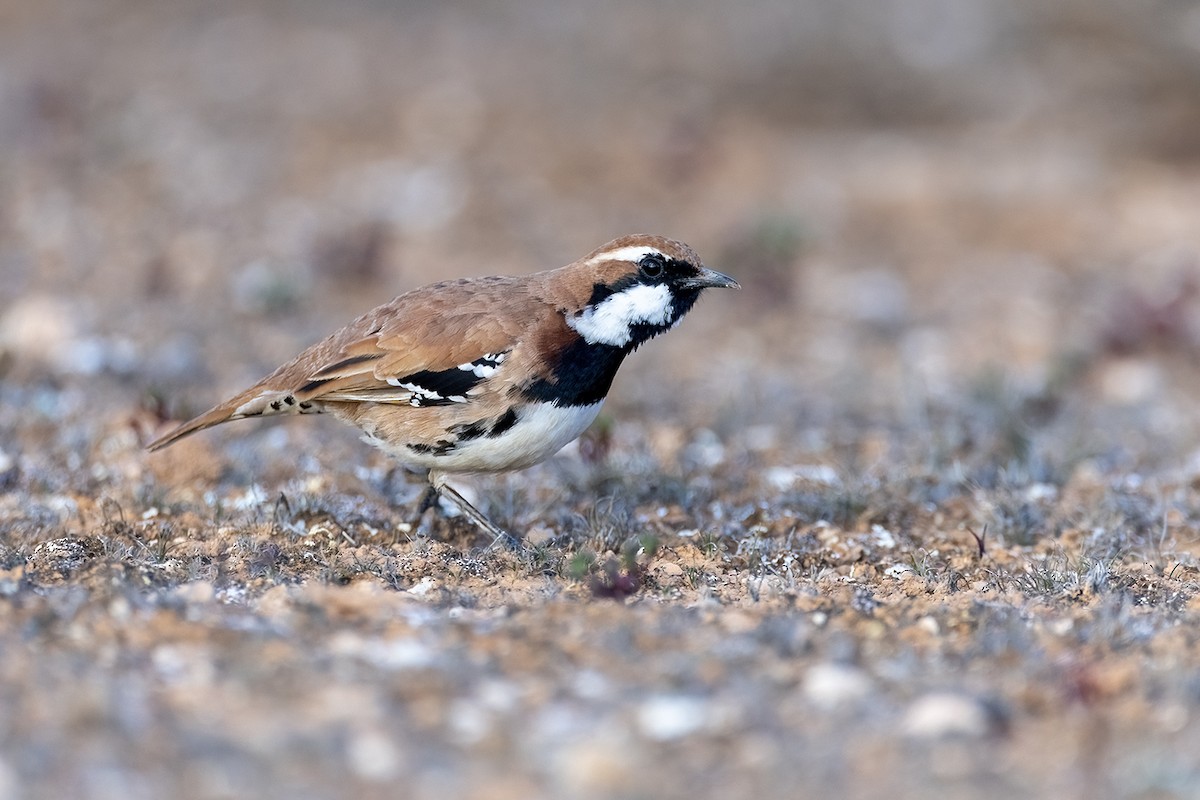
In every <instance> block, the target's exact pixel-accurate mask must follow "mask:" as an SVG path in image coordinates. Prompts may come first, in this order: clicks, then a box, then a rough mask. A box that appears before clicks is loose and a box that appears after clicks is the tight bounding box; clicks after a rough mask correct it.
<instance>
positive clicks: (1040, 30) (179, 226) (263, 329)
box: [0, 0, 1200, 462]
mask: <svg viewBox="0 0 1200 800" xmlns="http://www.w3.org/2000/svg"><path fill="white" fill-rule="evenodd" d="M1198 98H1200V8H1197V7H1196V6H1195V4H1193V3H1190V2H1183V1H1182V0H1177V1H1175V2H1172V1H1171V0H1161V1H1160V2H1144V3H1138V4H1136V6H1134V5H1131V4H1129V3H1124V2H1119V1H1118V0H1111V1H1110V0H1056V2H1053V3H1044V2H1034V1H1033V0H1030V2H1001V0H906V1H905V2H889V3H882V4H881V3H875V2H867V1H866V0H861V1H860V0H851V1H850V2H840V3H824V2H809V1H808V0H757V1H756V2H749V3H744V4H739V5H737V6H736V7H734V6H730V5H729V4H726V3H719V2H715V1H714V2H707V1H705V2H692V1H689V2H683V0H678V1H676V0H666V1H664V2H659V3H655V4H652V5H650V6H646V5H645V4H641V3H635V2H614V3H609V4H605V5H604V6H603V7H602V8H598V7H595V6H594V5H593V4H587V3H582V2H571V1H570V0H569V1H568V2H558V1H557V0H556V1H555V2H538V1H537V0H531V1H530V2H521V3H516V4H506V5H505V6H503V7H496V6H494V4H486V3H471V2H455V3H441V2H437V3H435V2H383V1H382V0H379V1H378V2H367V1H366V0H359V1H357V2H343V3H336V4H332V3H323V2H289V3H283V2H243V1H241V0H239V1H238V2H223V1H220V0H218V1H217V2H208V3H204V4H194V3H187V2H173V1H172V0H165V1H163V2H152V3H151V2H133V1H132V0H86V2H83V1H82V0H77V1H71V0H65V1H64V0H47V1H46V2H36V3H34V2H4V3H0V109H2V110H0V343H2V347H3V362H2V363H3V369H4V375H5V381H6V382H8V383H10V384H12V383H19V384H21V385H24V386H28V385H29V381H31V380H33V381H45V380H52V383H53V384H54V385H55V387H57V388H63V387H64V386H65V387H66V388H68V389H72V388H77V387H86V389H87V391H88V392H89V393H90V397H91V400H90V401H89V402H88V403H86V404H84V405H86V406H87V407H88V409H89V413H90V414H92V415H94V414H95V413H96V411H97V410H98V409H99V408H103V409H104V413H105V414H107V413H109V411H110V410H111V413H112V414H116V415H119V414H121V413H122V408H125V409H126V410H128V407H131V406H132V407H136V406H137V405H139V404H142V405H145V403H147V402H148V401H147V396H148V395H150V396H154V397H162V398H164V399H165V401H166V404H167V405H166V407H165V409H164V413H167V414H170V415H174V416H181V415H184V414H188V413H192V412H195V411H197V410H202V408H203V407H207V406H208V405H210V404H211V403H212V402H215V401H216V400H217V399H218V396H223V395H225V394H226V393H228V392H229V391H232V390H234V389H237V388H240V387H241V386H242V385H243V384H244V383H246V382H247V381H251V380H254V379H256V378H258V377H259V376H261V374H263V373H264V372H265V371H267V370H269V369H270V368H272V367H273V366H274V365H275V364H276V363H277V362H278V361H279V360H280V359H283V358H286V357H289V356H290V355H292V354H293V353H294V352H296V351H297V350H298V349H299V348H300V347H301V346H303V345H306V344H308V343H309V342H311V341H313V340H315V339H316V338H319V337H320V336H322V335H324V333H326V332H327V331H329V330H331V329H333V328H335V327H337V326H339V325H341V324H343V323H344V322H345V321H346V320H348V319H349V318H350V317H351V316H353V315H355V314H357V313H359V312H361V311H363V310H365V309H366V308H370V307H372V306H374V305H376V304H378V303H380V302H383V301H384V300H386V299H389V298H390V297H391V296H393V295H394V294H396V293H398V292H400V291H402V290H404V289H407V288H411V287H413V286H416V285H419V284H422V283H425V282H428V281H430V280H434V279H437V278H443V277H450V276H458V275H477V274H491V273H524V272H529V271H534V270H537V269H544V268H549V267H553V266H558V265H561V264H564V263H567V262H569V261H571V260H573V259H575V258H577V257H578V256H580V255H582V254H583V253H586V252H587V251H589V250H591V249H592V248H594V247H596V246H597V245H599V244H601V243H602V242H604V241H607V240H608V239H610V238H613V237H615V236H617V235H621V234H624V233H629V232H635V231H648V232H657V233H663V234H666V235H670V236H673V237H677V238H680V239H683V240H685V241H687V242H689V243H691V244H692V245H693V246H694V247H696V248H697V249H698V250H699V252H700V253H701V254H702V255H703V256H704V257H705V258H706V260H707V261H708V262H709V263H710V264H712V265H713V266H716V267H718V268H720V269H723V270H725V271H727V272H730V273H732V274H734V275H736V276H737V277H738V279H739V280H741V282H742V284H743V285H744V286H745V287H746V288H745V291H743V292H742V293H740V295H739V296H736V297H734V296H729V295H725V296H720V297H719V298H708V299H707V300H706V301H705V303H704V304H703V307H702V310H701V311H700V312H699V313H697V314H695V315H693V317H692V318H690V319H689V321H688V325H687V326H686V327H685V333H684V334H682V335H679V336H676V337H668V338H667V339H665V340H664V341H663V342H661V343H659V342H656V343H655V344H654V346H653V347H651V348H647V350H646V352H645V354H639V356H638V357H637V358H636V359H634V360H633V362H632V363H631V364H630V366H629V367H628V368H627V369H628V370H629V372H630V374H626V373H623V375H622V378H621V379H619V382H618V390H617V392H616V393H615V395H614V397H613V400H614V402H615V403H616V404H617V407H618V408H620V407H629V406H634V407H637V406H639V405H641V406H646V405H649V404H656V405H660V406H661V404H667V406H668V407H669V409H668V410H669V411H670V413H682V410H681V409H680V407H681V406H684V407H693V406H696V405H697V404H698V405H699V407H701V408H708V409H709V410H708V412H704V413H708V415H709V416H710V417H711V416H713V415H717V414H720V413H722V410H724V411H725V412H728V413H729V414H734V413H736V414H742V415H744V416H745V417H746V419H745V422H746V423H747V424H750V423H755V422H762V421H763V419H755V417H756V416H758V417H763V418H769V419H770V420H772V421H776V422H778V421H780V420H786V421H790V422H791V423H793V424H794V425H798V426H801V427H803V425H805V424H811V425H812V427H813V428H814V429H821V430H827V429H829V427H830V426H831V425H834V426H836V425H837V424H839V423H844V422H845V421H846V420H847V419H848V418H849V417H848V414H850V413H851V412H855V413H858V412H861V414H862V415H864V416H863V417H862V418H860V419H859V421H861V419H868V420H877V421H878V420H882V421H883V423H884V424H885V425H888V424H892V423H895V422H897V421H898V422H899V424H904V423H905V422H906V421H908V422H911V421H913V420H922V421H923V420H925V417H926V415H928V413H929V412H930V409H931V408H932V406H931V405H930V404H931V403H935V404H936V403H937V402H939V401H941V400H945V399H947V398H949V405H950V406H951V407H954V405H955V403H956V400H955V398H962V397H976V398H978V397H979V396H980V395H981V394H982V395H986V396H988V397H993V399H995V397H999V398H1000V400H997V402H1005V403H1008V402H1010V401H1011V402H1012V403H1016V405H1014V406H1012V409H1013V410H1014V414H1015V415H1016V416H1022V415H1023V414H1024V412H1025V411H1026V410H1028V409H1026V408H1025V407H1024V406H1023V405H1021V404H1023V403H1033V405H1035V406H1037V408H1038V409H1040V411H1039V413H1041V414H1042V417H1043V418H1044V419H1043V420H1042V421H1046V422H1052V421H1053V420H1052V419H1051V417H1054V416H1055V414H1056V413H1057V412H1058V411H1059V409H1060V407H1061V406H1062V404H1063V403H1064V402H1069V401H1070V400H1071V399H1072V398H1073V397H1076V396H1077V394H1072V392H1073V391H1074V390H1076V389H1078V390H1082V394H1081V395H1078V396H1082V397H1083V398H1084V401H1085V402H1084V405H1086V406H1087V407H1088V408H1091V407H1092V406H1093V403H1094V402H1095V403H1098V404H1099V408H1100V409H1101V410H1102V411H1103V413H1104V414H1106V415H1107V414H1115V415H1117V416H1115V417H1113V419H1115V420H1118V421H1120V423H1121V425H1119V426H1118V427H1125V426H1129V427H1133V428H1136V431H1137V433H1136V436H1134V441H1132V442H1124V441H1123V440H1122V441H1117V440H1118V439H1121V438H1122V437H1124V436H1127V435H1128V436H1132V435H1133V434H1130V433H1128V432H1126V433H1123V434H1121V436H1118V434H1117V433H1115V432H1113V431H1112V430H1103V431H1102V430H1096V431H1094V433H1095V434H1096V436H1098V437H1100V438H1099V439H1098V440H1097V441H1096V442H1094V443H1093V445H1092V449H1093V450H1096V451H1097V452H1100V453H1101V454H1103V453H1105V452H1109V453H1110V455H1112V454H1113V453H1117V452H1118V451H1119V453H1120V454H1122V455H1119V456H1118V455H1113V456H1112V457H1113V458H1117V459H1118V460H1119V458H1125V457H1127V458H1131V459H1133V460H1135V461H1136V460H1138V459H1141V458H1143V457H1146V456H1147V454H1148V453H1159V454H1161V453H1163V448H1166V449H1167V450H1168V451H1170V458H1172V459H1175V461H1176V462H1178V460H1179V459H1186V458H1187V457H1189V453H1190V450H1189V448H1190V447H1191V442H1192V441H1194V440H1195V438H1196V433H1197V423H1198V422H1200V414H1197V413H1196V412H1195V411H1194V410H1193V408H1192V405H1193V404H1192V402H1191V398H1192V396H1193V395H1194V389H1195V388H1196V377H1197V375H1196V369H1195V364H1194V357H1193V356H1192V352H1193V351H1194V349H1195V347H1194V346H1195V344H1196V338H1197V335H1198V334H1197V331H1198V329H1197V313H1198V311H1200V308H1198V307H1197V304H1196V301H1195V293H1196V290H1197V288H1198V286H1200V284H1198V283H1197V281H1198V279H1200V267H1198V265H1197V253H1198V252H1200V225H1198V224H1197V220H1198V219H1200V183H1198V182H1197V175H1198V173H1200V102H1198ZM693 355H694V356H700V355H703V357H702V358H699V357H697V358H691V357H690V356H693ZM663 372H665V373H668V374H669V375H670V380H669V381H667V382H649V381H646V380H645V379H644V378H645V376H646V375H648V374H658V373H663ZM635 376H640V377H635ZM664 386H690V387H692V391H691V392H690V393H689V395H688V396H687V397H686V400H681V399H680V396H679V394H678V393H673V392H671V393H668V392H666V391H664V389H663V387H664ZM101 396H103V397H104V398H105V401H104V404H103V405H102V406H97V404H96V403H97V398H99V397H101ZM13 397H14V396H13V395H10V400H11V399H12V398H13ZM22 398H23V402H28V401H29V398H28V397H24V396H22ZM747 399H750V400H752V401H753V402H746V400H747ZM985 399H986V398H985ZM82 402H83V401H82V400H78V399H77V400H76V401H73V404H72V402H68V403H67V407H68V408H69V409H73V410H75V411H79V410H81V409H82V407H83V406H82V405H80V404H81V403H82ZM109 404H111V406H110V405H109ZM35 405H36V404H35ZM61 410H62V407H59V411H61ZM683 410H686V409H683ZM1080 413H1081V414H1082V413H1083V412H1082V411H1081V412H1080ZM914 415H915V416H914ZM1084 416H1086V414H1085V415H1084ZM1078 418H1079V414H1077V415H1076V419H1078ZM93 421H94V420H93ZM1034 422H1037V420H1036V419H1035V420H1034ZM1094 422H1095V420H1092V421H1091V422H1088V423H1086V424H1087V425H1088V426H1091V427H1092V428H1094V427H1095V426H1094V424H1093V423H1094ZM1026 433H1028V431H1027V432H1026ZM85 438H86V437H85ZM1026 438H1029V437H1028V436H1026ZM1130 453H1132V455H1130Z"/></svg>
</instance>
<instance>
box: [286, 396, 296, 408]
mask: <svg viewBox="0 0 1200 800" xmlns="http://www.w3.org/2000/svg"><path fill="white" fill-rule="evenodd" d="M283 402H285V403H287V404H288V405H289V406H294V405H296V398H294V397H292V396H291V395H290V394H289V395H288V396H287V397H285V398H283Z"/></svg>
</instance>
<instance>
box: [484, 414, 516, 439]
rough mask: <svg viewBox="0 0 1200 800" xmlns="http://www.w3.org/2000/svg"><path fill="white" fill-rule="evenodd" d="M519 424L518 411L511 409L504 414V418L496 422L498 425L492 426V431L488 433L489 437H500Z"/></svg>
mask: <svg viewBox="0 0 1200 800" xmlns="http://www.w3.org/2000/svg"><path fill="white" fill-rule="evenodd" d="M516 424H517V412H516V409H512V408H510V409H509V410H508V411H505V412H504V416H502V417H500V419H498V420H496V424H494V425H492V429H491V430H490V431H488V436H499V435H500V434H502V433H504V432H505V431H506V430H508V429H509V428H511V427H512V426H513V425H516Z"/></svg>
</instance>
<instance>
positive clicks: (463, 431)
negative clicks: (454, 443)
mask: <svg viewBox="0 0 1200 800" xmlns="http://www.w3.org/2000/svg"><path fill="white" fill-rule="evenodd" d="M450 432H451V433H453V434H454V435H455V436H457V437H458V441H460V442H469V441H470V440H472V439H478V438H479V437H480V436H483V435H484V434H485V433H487V432H488V425H487V420H479V421H478V422H472V423H471V424H470V425H455V426H454V427H453V428H451V429H450Z"/></svg>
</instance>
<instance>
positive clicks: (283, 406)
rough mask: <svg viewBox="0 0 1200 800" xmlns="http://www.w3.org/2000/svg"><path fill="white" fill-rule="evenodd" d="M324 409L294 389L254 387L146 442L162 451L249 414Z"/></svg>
mask: <svg viewBox="0 0 1200 800" xmlns="http://www.w3.org/2000/svg"><path fill="white" fill-rule="evenodd" d="M322 410H323V409H322V408H321V406H320V405H319V404H318V403H314V402H310V401H307V400H304V401H301V400H297V399H296V395H295V394H294V393H293V392H289V391H286V390H281V389H263V388H261V387H254V388H253V389H249V390H247V391H246V392H243V393H242V394H240V395H238V396H236V397H234V398H232V399H230V400H226V401H225V402H224V403H221V404H220V405H219V406H217V407H215V408H213V409H211V410H209V411H206V412H205V413H203V414H201V415H200V416H198V417H196V418H195V419H192V420H188V421H187V422H185V423H183V424H182V425H180V426H179V427H177V428H175V429H173V430H171V431H168V432H167V433H165V434H163V435H162V436H160V437H158V438H157V439H155V440H154V441H153V442H151V443H150V444H148V445H146V449H147V450H150V451H154V450H161V449H163V448H164V447H166V446H168V445H170V444H174V443H175V442H177V441H179V440H180V439H182V438H184V437H185V436H190V435H192V434H193V433H196V432H197V431H202V430H204V429H205V428H211V427H213V426H214V425H220V424H221V423H222V422H229V421H231V420H235V419H246V418H247V417H273V416H278V415H282V414H317V413H320V412H321V411H322Z"/></svg>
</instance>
